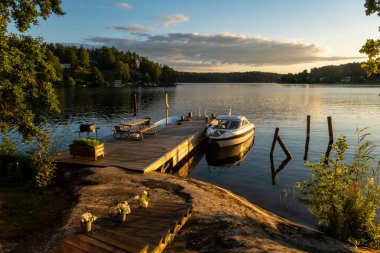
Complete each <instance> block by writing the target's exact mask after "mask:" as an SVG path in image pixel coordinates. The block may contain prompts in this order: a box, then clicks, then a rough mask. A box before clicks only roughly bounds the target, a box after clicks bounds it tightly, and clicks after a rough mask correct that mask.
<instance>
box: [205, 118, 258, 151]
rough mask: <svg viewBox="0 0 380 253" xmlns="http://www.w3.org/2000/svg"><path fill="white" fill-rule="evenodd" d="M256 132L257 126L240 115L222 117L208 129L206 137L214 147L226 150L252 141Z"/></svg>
mask: <svg viewBox="0 0 380 253" xmlns="http://www.w3.org/2000/svg"><path fill="white" fill-rule="evenodd" d="M254 132H255V125H254V124H253V123H251V122H250V121H249V120H248V119H247V118H246V117H244V116H240V115H220V116H217V117H216V121H214V124H213V125H212V126H210V127H209V128H208V129H207V132H206V136H207V137H208V139H209V143H210V144H211V145H213V146H216V147H220V148H224V147H229V146H235V145H240V144H241V143H243V142H245V141H247V140H248V139H250V138H251V137H252V136H253V135H254Z"/></svg>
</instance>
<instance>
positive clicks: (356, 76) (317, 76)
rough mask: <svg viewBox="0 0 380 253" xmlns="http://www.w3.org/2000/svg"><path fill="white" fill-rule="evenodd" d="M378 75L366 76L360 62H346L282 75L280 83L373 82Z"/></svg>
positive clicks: (376, 80) (377, 78)
mask: <svg viewBox="0 0 380 253" xmlns="http://www.w3.org/2000/svg"><path fill="white" fill-rule="evenodd" d="M378 80H379V75H372V76H371V77H368V76H367V73H366V71H365V70H363V69H362V68H361V63H347V64H342V65H330V66H323V67H319V68H312V69H311V70H310V72H308V71H307V70H304V71H302V72H300V73H297V74H291V73H289V74H286V75H282V76H281V78H280V80H279V82H281V83H373V82H378Z"/></svg>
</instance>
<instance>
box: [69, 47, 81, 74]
mask: <svg viewBox="0 0 380 253" xmlns="http://www.w3.org/2000/svg"><path fill="white" fill-rule="evenodd" d="M69 52H70V54H69V57H70V64H71V68H72V69H77V68H78V67H79V59H78V56H77V48H76V47H70V49H69Z"/></svg>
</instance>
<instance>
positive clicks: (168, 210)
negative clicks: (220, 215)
mask: <svg viewBox="0 0 380 253" xmlns="http://www.w3.org/2000/svg"><path fill="white" fill-rule="evenodd" d="M190 217H191V209H190V208H189V204H183V203H173V202H160V203H149V207H148V208H139V209H135V210H132V213H131V214H129V215H128V216H127V220H126V221H125V222H120V221H118V219H117V218H116V217H113V218H102V219H98V220H96V221H95V222H94V224H93V229H92V231H91V232H89V233H84V232H83V233H78V234H75V235H72V236H69V237H67V238H65V240H64V241H63V242H62V243H61V244H59V245H58V246H57V247H55V248H54V249H52V250H51V251H50V252H49V253H66V252H70V253H87V252H91V253H92V252H94V253H105V252H125V253H134V252H136V253H137V252H142V253H143V252H154V253H158V252H162V251H163V250H164V249H165V247H166V246H167V245H168V244H169V243H170V242H171V241H172V240H173V239H174V236H175V235H176V234H177V233H178V231H179V230H180V229H181V228H182V226H183V225H184V224H185V223H186V222H187V220H188V219H189V218H190Z"/></svg>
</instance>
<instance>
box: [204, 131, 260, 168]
mask: <svg viewBox="0 0 380 253" xmlns="http://www.w3.org/2000/svg"><path fill="white" fill-rule="evenodd" d="M253 144H254V136H253V135H251V137H250V138H248V140H246V141H245V142H243V143H241V144H239V145H236V146H229V147H224V148H219V147H217V148H213V147H212V146H210V147H208V149H207V153H206V161H207V163H208V165H209V166H219V167H231V166H240V165H241V163H242V162H243V161H244V159H245V157H246V156H247V154H248V152H249V150H250V149H251V147H252V146H253Z"/></svg>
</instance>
